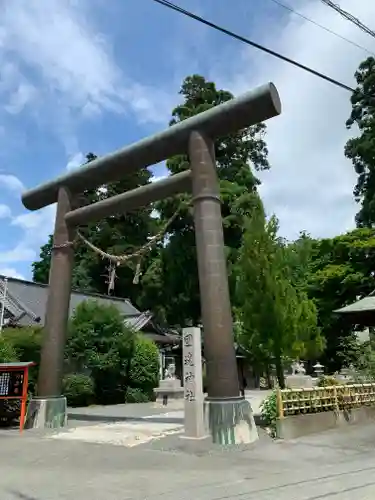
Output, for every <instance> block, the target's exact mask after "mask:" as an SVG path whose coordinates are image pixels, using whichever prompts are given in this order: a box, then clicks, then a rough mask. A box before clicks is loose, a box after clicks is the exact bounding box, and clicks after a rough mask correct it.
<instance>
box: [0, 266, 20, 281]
mask: <svg viewBox="0 0 375 500" xmlns="http://www.w3.org/2000/svg"><path fill="white" fill-rule="evenodd" d="M0 275H1V276H6V277H7V278H16V279H19V280H25V279H26V278H25V276H23V275H22V274H20V273H19V272H18V271H17V269H14V267H0Z"/></svg>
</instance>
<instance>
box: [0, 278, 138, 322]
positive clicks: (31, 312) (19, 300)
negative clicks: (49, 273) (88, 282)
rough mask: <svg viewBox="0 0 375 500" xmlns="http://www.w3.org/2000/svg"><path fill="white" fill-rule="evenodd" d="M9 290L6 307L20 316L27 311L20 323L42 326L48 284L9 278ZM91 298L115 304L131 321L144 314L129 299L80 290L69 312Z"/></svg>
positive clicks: (0, 281)
mask: <svg viewBox="0 0 375 500" xmlns="http://www.w3.org/2000/svg"><path fill="white" fill-rule="evenodd" d="M4 278H5V276H2V275H0V296H1V295H2V294H3V290H4ZM7 290H8V292H7V299H6V303H5V307H6V308H7V309H9V311H10V312H11V313H12V314H14V315H16V316H19V314H20V311H25V312H26V314H24V315H23V316H21V317H20V319H19V321H18V324H19V325H30V324H35V323H38V324H39V325H41V326H42V325H43V323H44V317H45V313H46V305H47V293H48V285H42V284H39V283H33V282H31V281H24V280H20V279H16V278H8V285H7ZM89 299H93V300H96V301H98V302H99V303H100V304H107V305H108V304H114V305H115V306H116V307H117V308H118V309H119V311H120V312H121V314H123V315H124V316H125V317H127V316H129V319H130V318H132V320H131V322H134V321H135V319H137V318H139V317H140V316H143V314H144V313H143V314H142V313H141V312H140V311H139V310H138V309H137V308H136V307H134V306H133V304H132V303H131V302H130V301H129V300H126V299H119V298H116V297H106V296H104V295H97V294H83V293H81V292H78V291H73V292H72V295H71V298H70V308H69V314H70V315H71V314H72V313H73V311H74V309H75V308H76V307H77V306H78V304H80V303H81V302H83V301H84V300H89ZM133 318H134V319H133ZM38 319H39V321H38Z"/></svg>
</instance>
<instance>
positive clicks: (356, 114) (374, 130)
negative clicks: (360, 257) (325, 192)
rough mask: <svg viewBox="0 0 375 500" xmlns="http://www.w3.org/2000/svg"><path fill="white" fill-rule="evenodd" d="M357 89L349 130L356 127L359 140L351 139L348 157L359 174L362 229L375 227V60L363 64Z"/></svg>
mask: <svg viewBox="0 0 375 500" xmlns="http://www.w3.org/2000/svg"><path fill="white" fill-rule="evenodd" d="M355 78H356V81H357V87H356V89H355V91H354V93H353V95H352V97H351V103H352V112H351V115H350V118H349V119H348V120H347V122H346V126H347V128H351V127H352V126H353V125H356V126H357V127H358V129H359V132H360V134H359V136H358V137H355V138H352V139H350V140H349V141H348V142H347V143H346V146H345V155H346V157H347V158H349V159H350V160H351V161H352V162H353V166H354V169H355V171H356V174H357V184H356V186H355V189H354V196H355V198H356V200H357V201H358V202H359V203H360V204H361V208H360V210H359V212H358V214H357V217H356V220H357V224H358V226H368V227H373V225H374V223H375V98H374V96H375V58H374V57H369V58H367V59H366V60H365V61H363V62H362V63H361V64H360V66H359V68H358V70H357V71H356V73H355Z"/></svg>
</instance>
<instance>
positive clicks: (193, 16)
mask: <svg viewBox="0 0 375 500" xmlns="http://www.w3.org/2000/svg"><path fill="white" fill-rule="evenodd" d="M152 1H153V2H156V3H158V4H160V5H163V6H164V7H167V8H168V9H171V10H174V11H175V12H179V13H180V14H182V15H184V16H186V17H189V18H190V19H194V20H195V21H198V22H199V23H201V24H204V25H205V26H208V27H210V28H212V29H214V30H216V31H219V32H220V33H224V35H227V36H230V37H231V38H234V39H235V40H238V41H240V42H243V43H246V44H247V45H250V46H251V47H254V48H255V49H258V50H261V51H262V52H266V54H269V55H271V56H273V57H276V58H277V59H280V60H281V61H284V62H287V63H288V64H292V65H293V66H295V67H297V68H299V69H302V70H304V71H306V72H308V73H310V74H312V75H314V76H317V77H318V78H321V79H322V80H325V81H326V82H329V83H332V85H336V87H340V88H342V89H344V90H347V91H348V92H354V89H353V88H352V87H349V85H346V84H345V83H342V82H340V81H338V80H335V79H334V78H331V77H330V76H328V75H325V74H324V73H320V72H319V71H316V70H315V69H313V68H310V67H309V66H305V65H304V64H301V63H299V62H297V61H295V60H294V59H290V58H289V57H286V56H284V55H282V54H280V53H279V52H276V51H274V50H271V49H269V48H267V47H265V46H264V45H261V44H259V43H256V42H254V41H252V40H249V39H248V38H245V37H243V36H241V35H238V34H237V33H234V32H233V31H230V30H228V29H226V28H224V27H223V26H219V25H218V24H215V23H213V22H211V21H208V19H205V18H203V17H201V16H198V15H197V14H194V13H193V12H190V11H188V10H185V9H183V8H182V7H180V6H178V5H176V4H174V3H172V2H169V1H167V0H152Z"/></svg>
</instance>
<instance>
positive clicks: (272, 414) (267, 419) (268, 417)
mask: <svg viewBox="0 0 375 500" xmlns="http://www.w3.org/2000/svg"><path fill="white" fill-rule="evenodd" d="M260 409H261V415H262V420H263V423H264V425H265V426H267V427H268V428H269V430H270V433H271V436H272V437H274V436H275V435H276V420H277V417H278V412H277V393H276V391H274V392H273V393H272V394H270V395H269V396H267V397H266V398H265V400H264V401H263V403H262V404H261V406H260Z"/></svg>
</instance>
